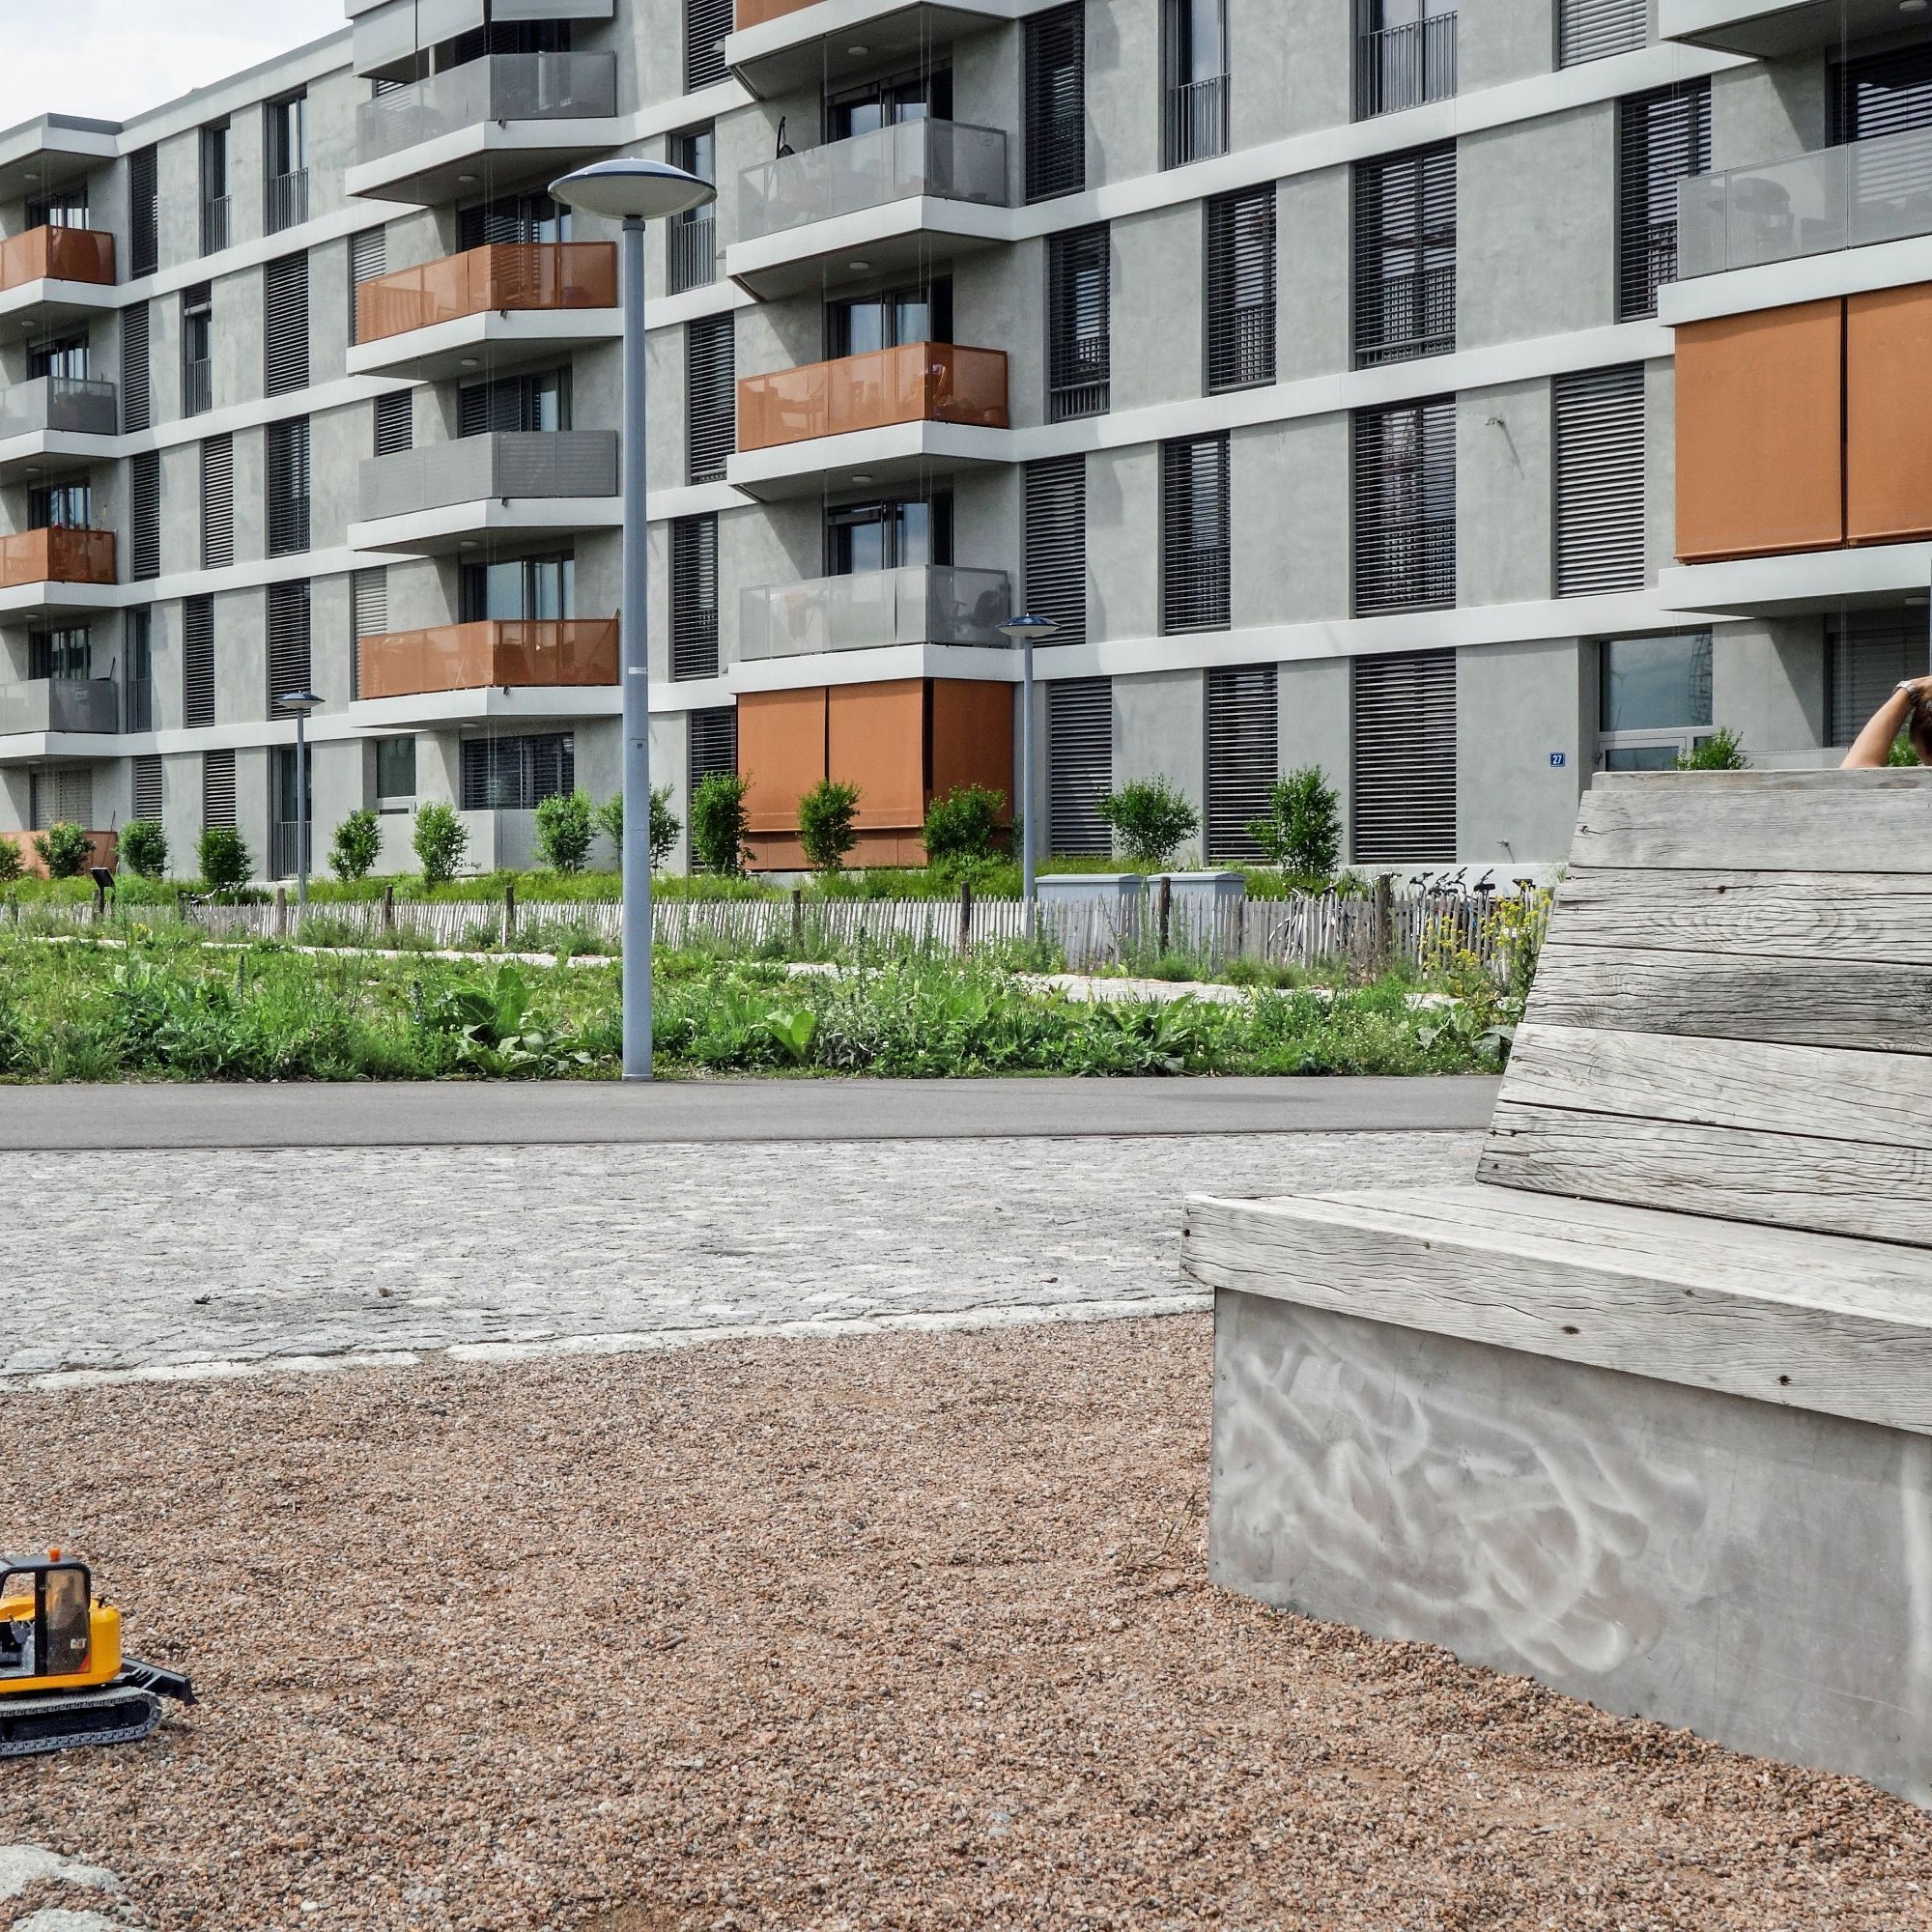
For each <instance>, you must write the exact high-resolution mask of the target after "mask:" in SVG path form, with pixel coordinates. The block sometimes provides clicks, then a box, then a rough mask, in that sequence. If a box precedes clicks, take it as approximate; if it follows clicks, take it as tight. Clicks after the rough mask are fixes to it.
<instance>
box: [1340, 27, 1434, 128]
mask: <svg viewBox="0 0 1932 1932" xmlns="http://www.w3.org/2000/svg"><path fill="white" fill-rule="evenodd" d="M1455 92H1456V16H1455V14H1435V16H1434V17H1433V18H1430V19H1425V20H1411V21H1408V22H1406V24H1405V25H1403V26H1400V27H1383V28H1381V29H1380V30H1379V31H1378V32H1376V33H1370V34H1362V35H1360V36H1358V37H1357V39H1356V42H1355V119H1356V120H1357V121H1368V120H1372V119H1373V118H1374V117H1375V116H1376V115H1378V114H1399V113H1401V112H1402V110H1403V109H1404V108H1406V107H1420V106H1422V105H1424V103H1425V102H1428V101H1431V100H1448V99H1452V98H1453V97H1454V95H1455Z"/></svg>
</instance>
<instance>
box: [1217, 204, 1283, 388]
mask: <svg viewBox="0 0 1932 1932" xmlns="http://www.w3.org/2000/svg"><path fill="white" fill-rule="evenodd" d="M1274 250H1275V241H1274V184H1273V183H1272V182H1269V183H1268V184H1267V185H1265V186H1264V187H1254V188H1244V189H1243V190H1242V191H1241V192H1240V193H1239V194H1223V195H1217V196H1216V197H1215V198H1214V199H1213V200H1212V201H1210V202H1209V203H1208V390H1209V391H1210V393H1211V392H1212V391H1214V390H1217V389H1245V388H1249V387H1252V386H1253V385H1254V384H1257V383H1272V382H1273V381H1274V295H1275V284H1274V259H1275V255H1274Z"/></svg>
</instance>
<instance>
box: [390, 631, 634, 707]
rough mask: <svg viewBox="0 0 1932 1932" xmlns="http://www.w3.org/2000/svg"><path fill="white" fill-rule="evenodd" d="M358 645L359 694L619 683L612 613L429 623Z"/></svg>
mask: <svg viewBox="0 0 1932 1932" xmlns="http://www.w3.org/2000/svg"><path fill="white" fill-rule="evenodd" d="M355 650H356V658H357V665H356V687H355V688H356V695H357V696H360V697H365V698H366V697H413V696H418V695H420V694H421V693H423V692H429V691H480V690H482V689H483V688H484V687H485V686H486V685H500V686H506V687H507V686H513V685H580V684H615V683H616V682H617V620H616V618H614V617H602V618H585V617H572V618H565V619H561V620H556V619H531V620H525V621H497V620H491V621H486V622H483V623H476V624H432V625H430V626H428V627H427V628H426V629H423V630H420V631H385V632H384V633H383V634H382V635H381V636H380V637H373V638H364V639H361V641H360V642H359V643H358V644H357V645H356V647H355Z"/></svg>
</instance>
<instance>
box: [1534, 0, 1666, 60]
mask: <svg viewBox="0 0 1932 1932" xmlns="http://www.w3.org/2000/svg"><path fill="white" fill-rule="evenodd" d="M1649 38H1650V0H1557V13H1556V65H1557V66H1558V67H1577V66H1578V65H1580V64H1581V63H1582V62H1584V61H1593V60H1605V59H1606V58H1607V57H1608V56H1609V55H1611V54H1627V53H1634V51H1635V50H1636V49H1637V48H1638V47H1640V46H1642V45H1643V44H1644V43H1645V42H1646V41H1648V40H1649Z"/></svg>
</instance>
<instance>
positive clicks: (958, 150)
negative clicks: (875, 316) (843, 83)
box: [738, 121, 1007, 241]
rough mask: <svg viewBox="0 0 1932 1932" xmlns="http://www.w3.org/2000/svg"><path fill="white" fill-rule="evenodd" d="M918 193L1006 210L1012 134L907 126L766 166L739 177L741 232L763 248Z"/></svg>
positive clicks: (931, 124)
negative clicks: (771, 238)
mask: <svg viewBox="0 0 1932 1932" xmlns="http://www.w3.org/2000/svg"><path fill="white" fill-rule="evenodd" d="M916 194H926V195H931V196H933V197H934V198H935V199H937V200H941V201H977V202H980V203H982V204H984V205H985V206H987V207H990V208H1004V207H1005V206H1006V203H1007V137H1006V135H1005V134H1003V133H1002V132H1001V131H1000V130H999V128H970V127H967V126H966V125H965V124H964V123H961V122H956V121H902V122H899V123H898V124H897V125H896V126H894V127H891V128H874V129H873V130H872V131H871V132H870V133H869V134H855V135H854V136H853V137H852V138H851V139H850V140H849V141H827V142H826V143H825V144H824V146H823V147H818V148H808V149H806V150H805V152H804V153H803V154H797V155H782V156H780V157H779V158H778V159H777V160H775V161H763V162H760V163H759V164H758V166H756V167H754V168H747V169H746V170H745V171H744V173H743V174H742V175H741V176H740V177H739V192H738V226H739V233H740V235H741V236H742V237H743V239H744V240H745V241H758V240H759V239H761V238H762V237H764V236H766V235H778V234H781V233H782V232H783V231H784V230H785V229H788V228H802V227H804V226H805V224H806V223H807V222H810V221H829V220H830V219H831V218H832V217H833V216H834V215H837V214H852V213H857V212H858V211H859V210H860V209H862V208H882V207H884V206H885V205H886V204H887V203H888V202H894V201H904V200H906V199H907V198H908V197H910V196H912V195H916Z"/></svg>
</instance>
